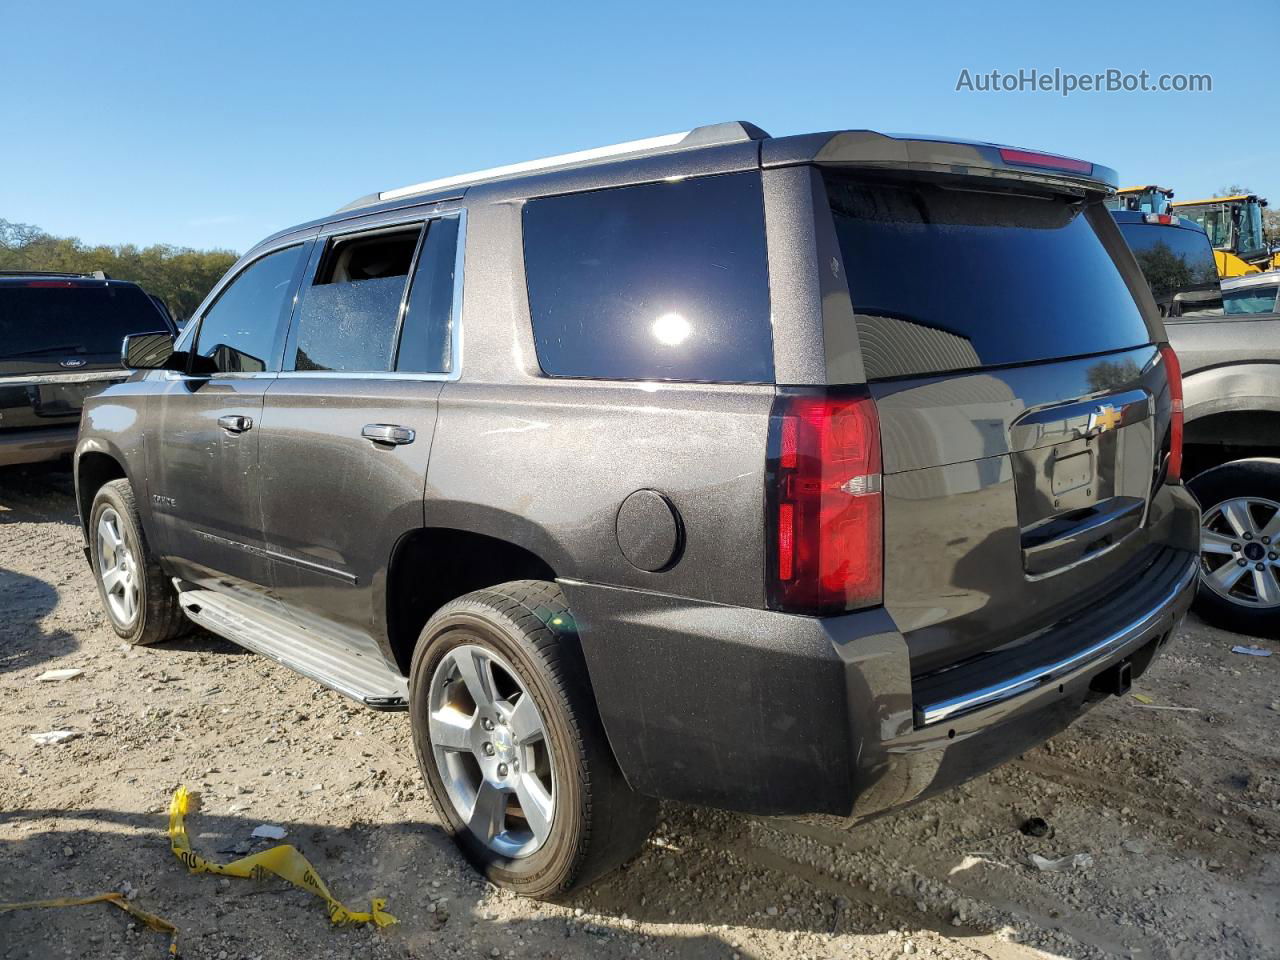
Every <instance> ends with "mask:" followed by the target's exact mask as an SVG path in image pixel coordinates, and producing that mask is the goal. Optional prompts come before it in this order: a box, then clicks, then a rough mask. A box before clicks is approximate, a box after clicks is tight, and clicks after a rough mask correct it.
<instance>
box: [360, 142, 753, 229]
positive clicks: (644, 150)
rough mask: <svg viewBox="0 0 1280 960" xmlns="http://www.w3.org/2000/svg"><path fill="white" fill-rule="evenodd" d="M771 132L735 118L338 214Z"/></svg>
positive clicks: (450, 182) (406, 192) (389, 194)
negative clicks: (513, 178) (496, 181)
mask: <svg viewBox="0 0 1280 960" xmlns="http://www.w3.org/2000/svg"><path fill="white" fill-rule="evenodd" d="M768 136H769V135H768V134H767V133H765V132H764V131H763V130H761V129H760V128H759V127H757V126H756V125H755V124H754V123H747V122H746V121H744V120H733V121H730V122H728V123H713V124H708V125H706V126H701V127H694V128H693V129H692V130H685V131H683V132H681V133H668V134H664V135H662V136H659V137H647V138H646V139H644V140H629V141H627V142H626V143H615V144H613V145H612V146H608V147H593V148H591V149H590V150H578V151H576V152H574V153H564V154H560V155H558V156H554V157H545V158H543V159H541V160H527V161H524V162H523V163H511V164H507V165H505V166H501V167H491V168H490V169H488V170H477V171H475V172H473V173H461V174H457V175H455V176H451V177H441V178H440V179H438V180H426V181H423V182H422V183H415V184H411V185H409V186H407V187H397V188H395V189H393V190H382V191H380V192H378V193H370V194H368V195H366V196H363V197H360V198H358V199H356V200H353V201H351V202H350V203H348V204H347V205H346V206H345V207H340V208H338V210H337V211H335V212H337V213H345V212H347V211H348V210H355V209H358V208H360V207H368V206H372V205H373V204H375V203H382V202H384V201H387V200H399V199H402V198H404V197H412V196H425V195H428V194H433V193H440V192H441V191H452V192H451V193H450V194H449V197H460V196H462V194H463V192H464V191H465V188H466V187H469V186H474V185H476V184H479V183H491V182H493V181H495V180H506V179H509V178H511V177H518V176H524V175H525V174H530V173H544V172H547V171H550V170H571V169H576V168H579V167H588V166H591V165H593V164H597V163H607V162H609V161H611V160H621V159H624V158H627V159H630V158H632V157H645V156H654V155H656V154H662V153H673V152H675V151H677V150H688V149H690V148H692V147H709V146H715V145H718V144H722V143H741V142H744V141H748V140H764V139H767V138H768Z"/></svg>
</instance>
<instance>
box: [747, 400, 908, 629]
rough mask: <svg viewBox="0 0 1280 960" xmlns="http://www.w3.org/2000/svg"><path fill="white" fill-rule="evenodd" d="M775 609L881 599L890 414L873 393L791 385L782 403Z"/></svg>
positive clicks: (777, 410)
mask: <svg viewBox="0 0 1280 960" xmlns="http://www.w3.org/2000/svg"><path fill="white" fill-rule="evenodd" d="M772 444H773V446H772V450H773V455H772V457H771V462H770V464H769V472H770V476H771V479H772V490H771V498H772V508H773V509H772V510H771V511H770V513H771V518H772V527H773V536H772V548H773V549H772V559H771V561H770V566H771V568H772V569H771V570H770V571H769V573H770V575H769V600H770V605H771V606H773V607H774V608H775V609H782V610H790V611H793V612H797V613H836V612H840V611H843V610H851V609H854V608H856V607H866V606H874V605H875V604H878V603H880V602H881V599H882V596H883V584H884V548H883V539H884V532H883V527H884V517H883V505H882V496H881V492H880V469H881V467H880V422H879V418H878V417H877V415H876V407H875V402H874V401H873V400H872V399H871V397H869V396H867V395H866V394H858V395H848V394H836V393H794V394H781V395H779V397H778V399H777V400H776V401H775V403H774V415H773V438H772Z"/></svg>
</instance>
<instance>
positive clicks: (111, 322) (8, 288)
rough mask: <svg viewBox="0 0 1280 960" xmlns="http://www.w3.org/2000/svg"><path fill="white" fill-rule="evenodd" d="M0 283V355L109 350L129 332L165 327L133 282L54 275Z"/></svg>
mask: <svg viewBox="0 0 1280 960" xmlns="http://www.w3.org/2000/svg"><path fill="white" fill-rule="evenodd" d="M31 283H32V284H34V285H25V286H16V285H9V284H0V357H40V356H48V355H51V354H56V355H58V356H59V357H62V356H74V355H77V354H87V355H111V356H113V357H118V356H120V344H121V342H122V341H123V340H124V338H125V337H126V336H128V335H129V334H131V333H157V332H159V331H161V330H164V329H166V327H165V322H164V318H163V317H161V316H160V312H159V311H158V310H157V309H156V307H155V304H153V303H152V302H151V300H150V298H149V297H148V296H147V295H146V294H145V293H143V292H142V291H141V290H139V289H138V288H137V287H126V286H115V285H107V284H103V285H101V286H86V285H81V284H78V283H70V284H69V283H68V282H67V281H58V280H37V281H32V282H31Z"/></svg>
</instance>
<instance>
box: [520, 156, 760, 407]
mask: <svg viewBox="0 0 1280 960" xmlns="http://www.w3.org/2000/svg"><path fill="white" fill-rule="evenodd" d="M524 256H525V271H526V274H527V277H528V284H529V304H530V309H531V313H532V316H533V335H534V342H535V344H536V345H537V351H538V362H539V363H540V364H541V366H542V369H543V370H544V371H545V372H546V373H548V374H550V375H552V376H557V377H593V378H603V379H618V380H692V381H722V382H770V381H772V380H773V339H772V331H771V328H770V321H769V277H768V268H767V264H766V260H765V237H764V206H763V198H762V194H761V187H760V177H759V175H758V174H754V173H735V174H726V175H722V176H714V177H703V178H698V179H693V180H685V181H678V182H663V183H652V184H644V185H641V186H634V187H617V188H614V189H610V190H599V191H595V192H592V193H578V194H570V195H567V196H559V197H546V198H543V199H539V200H531V201H529V203H527V204H526V205H525V209H524Z"/></svg>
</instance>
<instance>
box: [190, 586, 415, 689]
mask: <svg viewBox="0 0 1280 960" xmlns="http://www.w3.org/2000/svg"><path fill="white" fill-rule="evenodd" d="M174 586H175V587H177V589H178V603H179V604H180V605H181V607H182V610H183V612H184V613H186V615H187V616H188V617H190V618H191V619H192V620H193V621H195V622H196V623H198V624H199V625H200V626H202V627H204V628H205V629H206V630H209V631H210V632H212V633H216V634H218V635H219V636H220V637H225V638H226V639H228V640H230V641H231V642H232V643H235V644H238V645H240V646H242V647H244V648H245V649H246V650H252V651H253V652H254V653H258V654H261V655H262V656H264V657H268V658H270V659H272V660H274V661H276V662H277V663H279V664H281V665H283V666H285V667H288V668H289V669H290V670H293V671H294V672H296V673H300V674H302V675H303V676H304V677H309V678H310V679H312V680H315V681H317V682H318V683H321V684H323V685H324V686H326V687H328V688H329V689H331V690H335V691H337V692H338V693H340V694H342V695H343V696H345V697H350V698H351V699H352V700H355V701H357V702H358V703H362V704H364V705H365V706H366V707H369V708H370V709H373V710H407V709H408V708H409V681H408V680H407V679H405V678H404V677H402V676H400V674H399V672H397V671H396V670H394V669H392V668H391V667H390V666H389V665H388V664H387V662H386V660H385V659H384V658H383V656H382V653H381V652H380V651H379V650H378V648H377V646H376V644H374V643H373V642H372V641H370V640H369V639H368V638H362V637H356V636H352V637H338V636H334V635H333V634H332V633H331V632H327V631H323V632H322V631H320V630H312V629H307V628H305V627H303V626H301V625H299V624H298V623H296V622H294V620H293V619H292V618H290V617H289V616H288V615H287V614H285V613H283V612H281V611H276V610H272V609H268V608H266V607H265V606H259V605H258V604H255V603H250V602H247V601H245V600H241V599H239V598H237V597H234V596H230V595H228V594H224V593H218V592H215V591H213V590H204V589H201V588H198V587H194V586H192V585H191V584H187V583H183V582H182V581H179V580H175V581H174ZM362 641H363V642H362Z"/></svg>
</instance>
